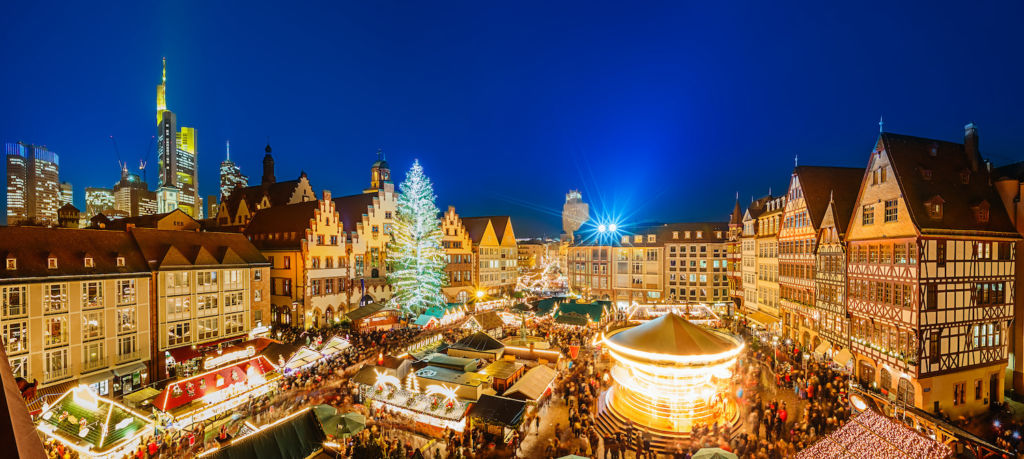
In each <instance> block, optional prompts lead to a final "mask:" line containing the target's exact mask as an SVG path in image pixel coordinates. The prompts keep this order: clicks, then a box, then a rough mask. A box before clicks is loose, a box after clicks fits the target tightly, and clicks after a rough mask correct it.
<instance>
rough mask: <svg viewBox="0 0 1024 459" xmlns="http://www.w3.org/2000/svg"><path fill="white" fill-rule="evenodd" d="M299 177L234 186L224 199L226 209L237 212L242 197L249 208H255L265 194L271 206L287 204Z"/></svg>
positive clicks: (232, 212)
mask: <svg viewBox="0 0 1024 459" xmlns="http://www.w3.org/2000/svg"><path fill="white" fill-rule="evenodd" d="M300 179H301V176H300V178H298V179H295V180H285V181H283V182H274V183H271V184H269V185H265V186H264V185H253V186H247V187H244V188H236V189H235V190H234V191H233V192H232V193H231V196H228V198H227V199H225V201H226V203H227V205H228V211H229V212H230V213H231V214H232V215H234V214H235V212H238V204H239V203H240V202H242V200H243V199H244V200H245V203H246V205H247V206H249V209H250V210H255V208H256V204H257V203H259V202H260V201H261V200H262V199H263V196H267V199H269V200H270V205H271V206H279V205H283V204H288V201H289V200H291V197H292V195H293V194H295V189H296V188H298V186H299V181H300Z"/></svg>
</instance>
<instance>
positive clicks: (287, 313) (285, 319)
mask: <svg viewBox="0 0 1024 459" xmlns="http://www.w3.org/2000/svg"><path fill="white" fill-rule="evenodd" d="M278 310H279V311H280V312H279V313H278V315H279V317H280V319H281V323H282V324H284V325H291V323H292V311H291V310H290V309H288V306H281V307H280V308H279V309H278Z"/></svg>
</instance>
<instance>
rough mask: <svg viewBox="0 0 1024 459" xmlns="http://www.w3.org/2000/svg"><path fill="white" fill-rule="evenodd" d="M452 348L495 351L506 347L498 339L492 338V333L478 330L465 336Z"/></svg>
mask: <svg viewBox="0 0 1024 459" xmlns="http://www.w3.org/2000/svg"><path fill="white" fill-rule="evenodd" d="M449 347H451V348H452V349H467V350H473V351H493V350H496V349H501V348H503V347H505V345H504V344H501V341H498V340H496V339H494V338H492V337H491V336H490V335H488V334H487V333H484V332H476V333H473V334H472V335H469V336H467V337H465V338H462V339H460V340H459V341H458V342H456V343H455V344H453V345H451V346H449Z"/></svg>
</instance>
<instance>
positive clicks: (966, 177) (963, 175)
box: [960, 169, 971, 185]
mask: <svg viewBox="0 0 1024 459" xmlns="http://www.w3.org/2000/svg"><path fill="white" fill-rule="evenodd" d="M960 183H963V184H964V185H970V184H971V171H970V170H969V169H964V170H962V171H960Z"/></svg>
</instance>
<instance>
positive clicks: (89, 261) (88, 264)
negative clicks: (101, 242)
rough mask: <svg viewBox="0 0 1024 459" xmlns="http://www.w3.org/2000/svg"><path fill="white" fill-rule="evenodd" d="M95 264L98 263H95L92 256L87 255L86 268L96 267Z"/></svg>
mask: <svg viewBox="0 0 1024 459" xmlns="http://www.w3.org/2000/svg"><path fill="white" fill-rule="evenodd" d="M95 266H96V265H95V263H93V259H92V257H85V267H86V268H92V267H95Z"/></svg>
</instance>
